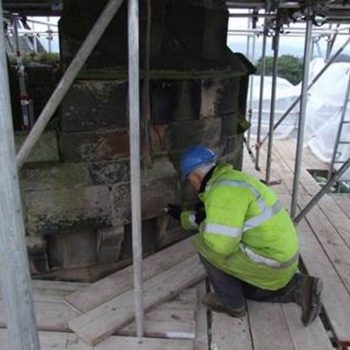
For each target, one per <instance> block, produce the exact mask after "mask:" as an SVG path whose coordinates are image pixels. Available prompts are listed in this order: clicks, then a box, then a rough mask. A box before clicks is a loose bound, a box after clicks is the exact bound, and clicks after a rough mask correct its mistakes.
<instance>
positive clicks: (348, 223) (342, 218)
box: [279, 148, 350, 247]
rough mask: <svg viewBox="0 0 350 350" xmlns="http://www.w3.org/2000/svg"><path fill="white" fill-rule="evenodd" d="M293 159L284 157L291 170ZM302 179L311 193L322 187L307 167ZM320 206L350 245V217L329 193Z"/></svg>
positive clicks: (322, 199)
mask: <svg viewBox="0 0 350 350" xmlns="http://www.w3.org/2000/svg"><path fill="white" fill-rule="evenodd" d="M281 149H282V148H279V150H280V151H281ZM286 153H287V152H286V151H285V152H284V154H286ZM293 159H294V157H293V156H292V157H286V158H283V162H284V163H285V164H286V165H287V166H288V167H289V169H290V170H292V167H293ZM281 161H282V159H281ZM282 166H283V165H282ZM300 180H301V185H302V188H303V189H307V191H309V193H311V194H315V193H317V192H318V191H319V190H320V189H321V187H320V186H319V184H318V183H317V181H316V180H315V179H314V178H313V177H312V176H311V174H310V173H309V172H308V171H307V170H305V169H301V172H300ZM304 199H305V198H304ZM310 199H311V198H309V200H310ZM299 202H300V203H302V204H303V207H305V206H306V204H307V203H308V202H309V201H306V200H304V201H303V200H302V199H301V198H300V200H299ZM318 206H319V207H320V208H321V210H322V212H323V214H324V215H325V216H326V217H327V218H328V219H329V221H330V223H331V224H332V225H333V226H334V227H335V228H336V230H337V231H338V233H339V235H340V236H341V237H342V239H343V240H344V241H345V242H346V243H347V245H348V247H350V230H349V227H350V219H349V218H348V217H347V216H346V215H345V214H344V212H343V211H342V210H340V209H339V207H338V205H337V204H336V203H335V202H334V201H333V199H332V198H331V197H330V196H328V195H325V196H323V197H322V198H321V200H320V201H319V202H318ZM311 210H313V209H311Z"/></svg>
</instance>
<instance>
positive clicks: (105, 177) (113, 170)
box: [87, 160, 130, 185]
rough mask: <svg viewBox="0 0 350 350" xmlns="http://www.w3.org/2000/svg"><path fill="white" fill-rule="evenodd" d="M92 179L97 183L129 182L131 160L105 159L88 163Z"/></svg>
mask: <svg viewBox="0 0 350 350" xmlns="http://www.w3.org/2000/svg"><path fill="white" fill-rule="evenodd" d="M87 166H88V171H89V174H90V177H91V180H92V182H93V183H94V184H96V185H110V184H115V183H118V182H127V181H129V179H130V166H129V161H128V160H125V161H119V162H114V161H110V162H108V161H103V162H92V163H88V164H87Z"/></svg>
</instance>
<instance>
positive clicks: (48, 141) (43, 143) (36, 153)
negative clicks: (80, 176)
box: [15, 130, 59, 163]
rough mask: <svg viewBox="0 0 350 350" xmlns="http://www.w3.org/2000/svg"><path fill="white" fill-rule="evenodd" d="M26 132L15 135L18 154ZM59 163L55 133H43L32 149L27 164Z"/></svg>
mask: <svg viewBox="0 0 350 350" xmlns="http://www.w3.org/2000/svg"><path fill="white" fill-rule="evenodd" d="M27 135H28V133H27V132H19V131H18V132H16V133H15V145H16V151H17V152H18V151H19V149H20V147H21V146H22V144H23V142H24V140H25V139H26V137H27ZM57 161H59V151H58V141H57V133H56V131H53V130H51V131H46V132H44V133H43V134H42V135H41V136H40V138H39V141H38V142H37V144H36V145H35V146H34V148H33V152H32V153H31V154H30V156H29V158H28V160H27V161H26V162H27V163H33V162H57Z"/></svg>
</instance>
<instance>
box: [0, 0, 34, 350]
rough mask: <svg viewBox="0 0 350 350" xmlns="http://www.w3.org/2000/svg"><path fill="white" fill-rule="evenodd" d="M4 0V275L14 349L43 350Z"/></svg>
mask: <svg viewBox="0 0 350 350" xmlns="http://www.w3.org/2000/svg"><path fill="white" fill-rule="evenodd" d="M3 23H4V22H3V13H2V1H1V0H0V87H1V88H0V169H1V173H0V198H1V205H0V279H1V290H2V296H3V300H4V305H5V310H6V320H7V327H8V335H9V337H8V339H9V344H10V349H11V350H39V349H40V346H39V339H38V332H37V329H36V321H35V316H34V307H33V298H32V286H31V279H30V274H29V265H28V256H27V250H26V243H25V238H24V236H25V230H24V223H23V215H22V203H21V197H20V190H19V184H18V173H17V168H16V162H15V159H16V158H15V156H16V153H15V143H14V136H13V125H12V112H11V104H10V91H9V79H8V72H7V64H6V54H5V52H6V51H5V37H4V31H3V28H4V26H3Z"/></svg>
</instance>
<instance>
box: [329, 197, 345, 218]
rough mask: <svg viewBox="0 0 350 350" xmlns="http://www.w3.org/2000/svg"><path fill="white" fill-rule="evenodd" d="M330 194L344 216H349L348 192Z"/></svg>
mask: <svg viewBox="0 0 350 350" xmlns="http://www.w3.org/2000/svg"><path fill="white" fill-rule="evenodd" d="M330 196H331V197H332V198H333V200H334V201H335V202H336V203H337V204H338V206H339V207H340V208H341V210H342V211H343V212H344V213H345V214H346V216H347V217H348V218H350V193H342V194H338V193H332V194H330Z"/></svg>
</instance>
